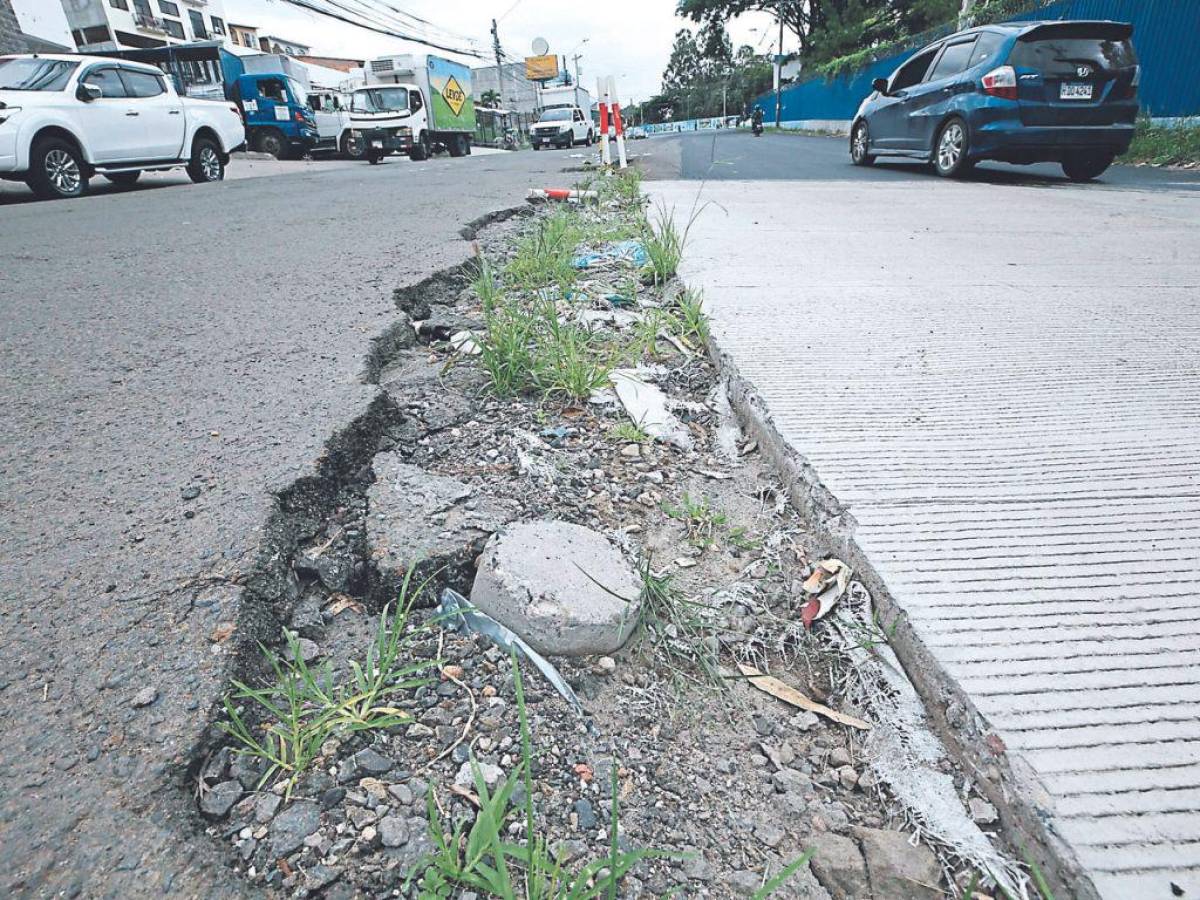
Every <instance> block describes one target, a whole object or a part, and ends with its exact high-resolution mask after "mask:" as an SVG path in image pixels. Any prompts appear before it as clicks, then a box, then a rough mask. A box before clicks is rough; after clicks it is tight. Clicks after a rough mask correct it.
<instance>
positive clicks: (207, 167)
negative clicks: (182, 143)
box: [187, 137, 225, 184]
mask: <svg viewBox="0 0 1200 900" xmlns="http://www.w3.org/2000/svg"><path fill="white" fill-rule="evenodd" d="M187 173H188V178H190V179H192V181H193V182H194V183H196V184H208V183H209V182H210V181H224V180H225V161H224V160H223V159H221V148H220V147H219V146H217V142H216V141H214V140H213V139H212V138H208V137H198V138H196V140H195V141H193V142H192V160H191V162H189V163H188V165H187Z"/></svg>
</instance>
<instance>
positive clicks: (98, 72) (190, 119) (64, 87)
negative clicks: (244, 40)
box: [0, 55, 246, 198]
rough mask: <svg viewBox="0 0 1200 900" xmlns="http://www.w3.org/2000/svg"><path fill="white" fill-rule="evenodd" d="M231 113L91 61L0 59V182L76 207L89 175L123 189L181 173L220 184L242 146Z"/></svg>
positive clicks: (113, 63) (152, 74)
mask: <svg viewBox="0 0 1200 900" xmlns="http://www.w3.org/2000/svg"><path fill="white" fill-rule="evenodd" d="M245 139H246V138H245V130H244V129H243V127H242V118H241V116H240V115H238V111H237V107H236V106H234V105H233V104H232V103H229V102H227V101H224V100H220V101H218V100H193V99H191V98H181V97H179V95H178V94H176V93H175V88H174V87H173V85H171V83H170V80H169V79H168V78H166V76H164V75H163V73H162V70H161V69H158V68H155V67H154V66H149V65H142V64H139V63H133V62H127V61H124V60H113V59H105V58H103V57H96V56H46V55H29V56H24V55H22V56H6V57H0V178H5V179H8V180H12V181H25V182H26V183H27V184H28V185H29V186H30V188H32V189H33V191H34V193H36V194H37V195H38V196H40V197H45V198H61V197H78V196H80V195H81V194H83V193H84V192H86V190H87V186H88V180H89V179H90V178H91V177H92V175H93V174H97V173H99V174H101V175H103V176H104V177H106V178H107V179H108V180H109V181H113V182H116V183H117V184H132V183H133V182H135V181H137V179H138V176H139V175H140V174H141V173H142V172H144V171H147V170H154V171H158V170H162V169H173V168H179V167H186V168H187V173H188V175H189V176H190V177H191V179H192V181H195V182H204V181H220V180H221V179H222V178H224V177H225V166H226V164H227V163H228V161H229V154H230V153H232V152H233V151H234V150H236V149H238V148H239V147H240V146H241V145H242V144H243V143H244V142H245Z"/></svg>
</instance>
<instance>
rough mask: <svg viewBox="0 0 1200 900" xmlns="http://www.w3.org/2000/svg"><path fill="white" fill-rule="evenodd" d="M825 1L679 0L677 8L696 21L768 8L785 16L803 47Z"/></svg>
mask: <svg viewBox="0 0 1200 900" xmlns="http://www.w3.org/2000/svg"><path fill="white" fill-rule="evenodd" d="M824 2H828V0H678V4H677V6H676V8H675V12H676V13H678V14H679V15H680V16H683V17H684V18H686V19H691V20H692V21H693V22H711V21H714V20H715V21H718V22H722V23H724V22H728V21H729V20H730V19H736V18H737V17H738V16H740V15H741V14H742V13H748V12H769V13H770V14H771V15H773V16H776V17H778V18H781V19H782V20H783V25H784V27H785V28H786V29H787V30H788V31H790V32H791V33H792V34H794V35H795V36H796V39H797V40H798V41H799V42H800V49H801V51H803V50H804V49H805V48H807V46H808V35H809V32H810V31H811V29H812V23H813V22H814V21H819V20H820V19H821V15H822V12H821V9H822V4H823V3H824Z"/></svg>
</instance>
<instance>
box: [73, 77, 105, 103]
mask: <svg viewBox="0 0 1200 900" xmlns="http://www.w3.org/2000/svg"><path fill="white" fill-rule="evenodd" d="M103 96H104V92H103V91H102V90H100V88H99V87H98V86H97V85H94V84H84V83H82V82H80V85H79V87H77V88H75V97H76V99H79V100H82V101H83V102H84V103H91V102H92V101H93V100H99V99H100V98H101V97H103Z"/></svg>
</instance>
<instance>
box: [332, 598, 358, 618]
mask: <svg viewBox="0 0 1200 900" xmlns="http://www.w3.org/2000/svg"><path fill="white" fill-rule="evenodd" d="M348 609H352V610H354V611H355V612H356V613H358V614H359V615H362V614H363V613H365V612H366V608H365V607H364V606H363V605H362V604H361V603H359V602H358V601H357V600H355V599H354V598H353V597H347V596H346V595H345V594H334V595H333V603H331V604H329V606H328V607H327V608H326V612H328V613H329V614H330V615H331V616H336V615H339V614H341V613H343V612H345V611H346V610H348Z"/></svg>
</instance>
